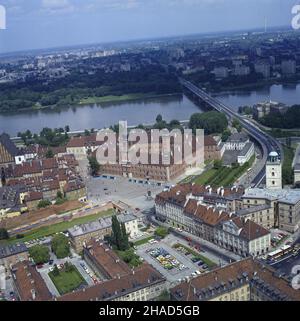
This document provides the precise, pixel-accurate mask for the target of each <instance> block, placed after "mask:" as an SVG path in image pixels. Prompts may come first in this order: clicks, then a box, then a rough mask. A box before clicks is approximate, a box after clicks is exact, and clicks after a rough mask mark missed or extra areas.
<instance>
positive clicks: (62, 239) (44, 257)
mask: <svg viewBox="0 0 300 321" xmlns="http://www.w3.org/2000/svg"><path fill="white" fill-rule="evenodd" d="M51 250H52V252H53V253H55V255H56V256H57V258H59V259H63V258H65V257H68V256H69V255H70V244H69V240H68V238H67V237H66V236H65V235H63V234H57V235H55V236H54V237H53V238H52V241H51ZM29 254H30V257H31V258H32V259H33V261H34V262H35V264H44V263H47V262H49V260H50V250H49V247H48V246H45V245H35V246H32V247H31V248H30V249H29Z"/></svg>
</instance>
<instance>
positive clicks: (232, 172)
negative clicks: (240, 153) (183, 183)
mask: <svg viewBox="0 0 300 321" xmlns="http://www.w3.org/2000/svg"><path fill="white" fill-rule="evenodd" d="M254 161H255V156H252V158H251V159H250V160H249V162H248V163H245V164H244V165H242V166H239V167H236V168H232V167H225V166H223V167H221V168H219V169H215V168H212V169H209V170H208V171H206V172H204V173H203V174H201V175H200V176H198V177H197V178H196V179H195V180H194V183H196V184H199V185H211V186H214V187H218V186H230V185H232V184H234V183H235V182H236V181H237V180H238V179H239V178H240V177H241V176H242V175H243V174H244V173H245V172H246V171H247V170H248V169H249V168H250V167H251V166H252V164H253V163H254Z"/></svg>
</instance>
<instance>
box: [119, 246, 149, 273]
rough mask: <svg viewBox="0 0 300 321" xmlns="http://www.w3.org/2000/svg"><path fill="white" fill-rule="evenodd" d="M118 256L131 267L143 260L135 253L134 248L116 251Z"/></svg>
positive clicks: (136, 265) (138, 264)
mask: <svg viewBox="0 0 300 321" xmlns="http://www.w3.org/2000/svg"><path fill="white" fill-rule="evenodd" d="M115 252H116V253H117V254H118V256H119V257H120V258H121V259H122V260H123V261H124V262H125V263H127V264H128V265H129V266H130V267H131V268H135V267H138V266H140V265H141V264H142V263H143V262H142V261H141V259H140V257H139V256H138V255H137V254H135V253H134V252H135V251H134V249H133V248H130V249H129V250H127V251H118V250H116V251H115Z"/></svg>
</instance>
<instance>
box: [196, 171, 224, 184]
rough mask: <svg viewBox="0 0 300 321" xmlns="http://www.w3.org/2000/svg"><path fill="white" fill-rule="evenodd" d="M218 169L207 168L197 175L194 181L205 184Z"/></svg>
mask: <svg viewBox="0 0 300 321" xmlns="http://www.w3.org/2000/svg"><path fill="white" fill-rule="evenodd" d="M217 172H218V170H217V169H214V168H212V169H209V170H208V171H205V172H204V173H203V174H201V175H200V176H198V177H197V178H196V179H195V180H194V183H196V184H199V185H206V184H207V182H209V181H210V180H211V179H212V178H213V177H214V176H215V175H216V174H217Z"/></svg>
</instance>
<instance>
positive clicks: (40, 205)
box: [38, 200, 52, 208]
mask: <svg viewBox="0 0 300 321" xmlns="http://www.w3.org/2000/svg"><path fill="white" fill-rule="evenodd" d="M51 204H52V203H51V202H50V201H49V200H41V201H39V203H38V208H46V207H48V206H50V205H51Z"/></svg>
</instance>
